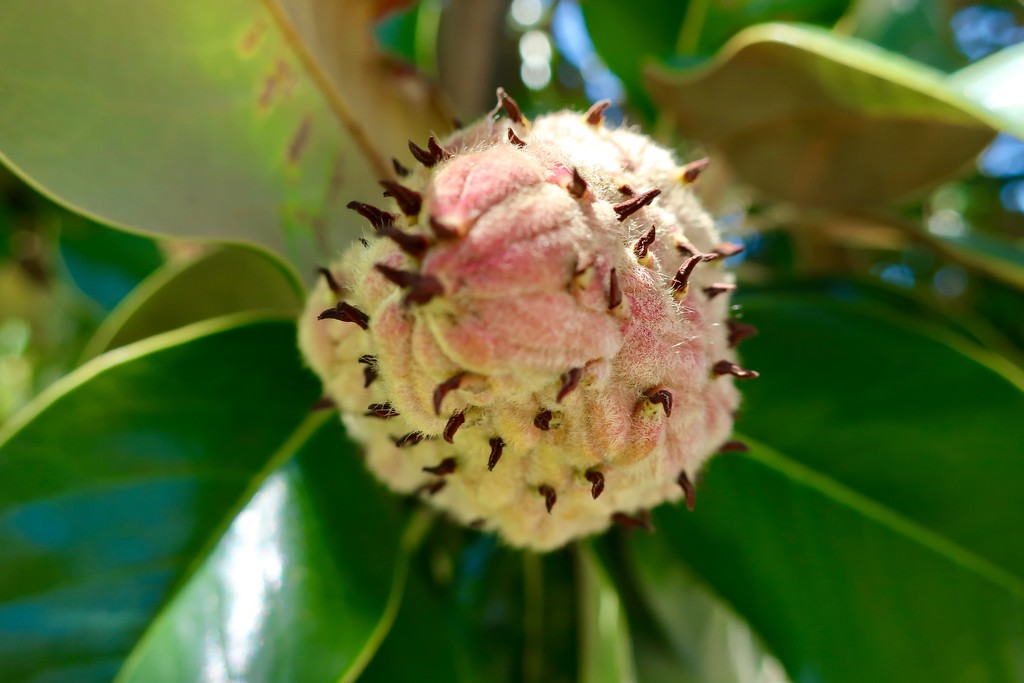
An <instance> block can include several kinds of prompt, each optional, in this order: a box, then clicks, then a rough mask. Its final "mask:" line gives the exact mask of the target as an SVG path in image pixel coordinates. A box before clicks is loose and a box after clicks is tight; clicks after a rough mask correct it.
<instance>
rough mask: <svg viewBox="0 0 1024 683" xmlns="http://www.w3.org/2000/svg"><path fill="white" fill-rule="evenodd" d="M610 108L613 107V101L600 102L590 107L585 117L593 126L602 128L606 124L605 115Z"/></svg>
mask: <svg viewBox="0 0 1024 683" xmlns="http://www.w3.org/2000/svg"><path fill="white" fill-rule="evenodd" d="M610 106H612V101H611V100H598V101H597V102H594V104H592V105H590V109H588V110H587V113H586V114H584V115H583V117H584V118H585V119H586V121H587V123H589V124H590V125H591V126H600V125H601V124H602V123H604V113H605V111H607V110H608V107H610Z"/></svg>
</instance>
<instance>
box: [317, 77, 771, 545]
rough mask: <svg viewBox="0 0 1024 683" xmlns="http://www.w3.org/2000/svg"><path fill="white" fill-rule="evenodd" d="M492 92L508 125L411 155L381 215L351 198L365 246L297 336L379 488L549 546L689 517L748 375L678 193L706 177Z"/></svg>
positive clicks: (350, 256) (713, 253) (707, 247)
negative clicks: (658, 516)
mask: <svg viewBox="0 0 1024 683" xmlns="http://www.w3.org/2000/svg"><path fill="white" fill-rule="evenodd" d="M499 98H500V99H499V103H500V105H501V106H503V107H504V109H505V112H506V113H507V116H504V117H500V118H497V117H496V114H497V111H496V112H494V113H492V115H491V116H488V117H486V118H485V119H483V120H481V121H479V122H477V123H476V124H474V125H471V126H468V127H466V128H464V129H462V130H460V131H459V132H457V133H455V134H454V135H452V136H451V137H449V138H447V139H445V140H441V141H436V140H434V139H433V138H431V139H430V140H429V142H428V144H427V147H426V148H421V147H419V146H418V145H415V144H410V150H412V152H413V157H414V158H415V160H416V161H418V162H419V163H417V164H415V168H414V169H412V172H410V173H408V174H406V175H404V176H403V177H401V184H399V183H397V182H393V181H388V182H386V183H384V185H385V187H386V188H387V190H388V195H389V196H390V197H391V201H392V202H393V206H391V207H388V208H387V209H386V210H381V209H377V208H375V207H371V206H369V205H366V204H360V203H356V202H353V204H352V205H351V207H352V208H353V209H354V210H355V211H357V212H358V213H360V214H361V215H362V216H364V217H365V218H366V219H367V220H368V221H369V223H370V226H369V227H370V228H371V229H372V231H373V233H374V237H372V238H369V239H368V240H365V241H364V242H365V244H358V243H357V244H354V245H353V246H352V247H351V248H350V249H349V250H348V251H347V252H346V253H345V254H344V256H343V257H342V258H341V259H340V261H338V262H337V263H335V264H334V265H333V266H332V267H331V268H330V269H329V270H328V271H327V273H328V274H329V275H330V277H324V278H322V280H321V283H320V284H319V285H318V287H317V288H316V289H315V290H314V292H313V293H312V295H311V297H310V300H309V303H308V307H307V310H306V312H305V313H304V314H303V316H302V320H301V321H300V325H299V340H300V346H301V348H302V351H303V353H304V355H305V357H306V360H307V362H308V363H309V365H310V366H311V367H312V368H313V370H314V371H315V372H316V373H317V374H318V375H319V376H320V377H321V379H322V380H323V382H324V386H325V393H326V395H327V396H328V397H330V398H332V399H333V400H334V402H335V403H336V404H337V405H338V407H339V409H340V411H341V415H342V420H343V421H344V423H345V426H346V427H347V428H348V431H349V434H350V435H351V436H352V437H353V438H354V439H356V440H358V441H359V442H361V443H362V444H363V446H364V448H365V452H366V462H367V465H368V466H369V468H370V469H371V470H372V471H373V472H374V474H375V475H376V476H377V477H378V478H379V479H380V480H381V481H383V482H384V483H386V484H387V485H388V486H389V487H391V488H392V489H394V490H396V491H399V492H403V493H409V494H417V495H420V496H421V497H423V499H424V500H426V501H428V502H429V504H431V505H435V506H437V507H439V508H442V509H444V510H446V511H447V512H448V513H449V514H450V516H451V517H453V518H455V519H456V520H458V521H460V522H461V523H463V524H466V525H468V526H472V527H473V528H481V527H482V528H485V529H489V530H493V531H495V532H497V533H498V534H499V535H500V536H501V537H502V538H503V539H504V540H505V541H506V542H507V543H509V544H511V545H514V546H520V547H525V548H533V549H536V550H550V549H553V548H557V547H559V546H561V545H563V544H564V543H566V542H567V541H570V540H572V539H574V538H577V537H580V536H584V535H587V534H592V533H595V532H599V531H602V530H604V529H605V528H607V527H608V526H609V525H610V524H612V523H613V522H616V521H617V522H619V523H622V522H623V520H633V521H635V520H638V519H639V520H647V519H648V517H647V516H646V511H647V510H648V509H649V508H652V507H654V506H656V505H659V504H660V503H662V502H664V501H676V500H680V499H682V498H684V497H685V498H686V502H687V504H688V505H692V503H693V493H694V489H693V485H692V483H691V482H695V481H697V473H698V471H699V470H700V468H701V465H702V464H703V463H704V461H705V460H706V459H707V458H708V457H710V456H711V455H712V454H713V453H715V452H716V451H718V450H719V447H720V446H722V444H725V443H727V442H728V441H729V438H730V434H731V431H732V421H733V417H732V416H733V412H734V411H735V410H736V407H737V405H738V402H739V397H738V394H737V391H736V389H735V387H734V381H735V380H736V379H745V378H748V377H752V376H755V375H756V373H754V372H752V371H750V370H746V369H744V368H742V367H741V366H740V365H739V364H737V362H736V356H735V352H734V351H733V349H732V346H733V342H734V341H735V337H736V336H737V332H736V330H737V327H736V325H735V324H730V321H729V299H730V295H731V292H732V290H733V288H734V286H733V284H732V279H731V276H730V274H729V273H728V272H726V271H725V267H724V265H723V261H724V259H723V258H721V257H722V256H725V255H730V254H731V253H734V252H735V250H736V249H735V245H724V244H720V241H719V237H718V234H717V233H716V231H715V228H714V225H713V222H712V220H711V218H710V217H709V216H708V214H707V213H705V212H704V211H703V210H702V209H701V208H700V206H699V205H698V203H697V201H696V199H695V198H694V196H693V191H692V183H693V181H694V180H695V179H696V174H697V173H699V171H700V170H701V169H703V167H704V165H705V162H699V163H698V162H695V163H691V164H688V165H686V166H682V167H681V166H680V165H678V164H677V163H676V162H675V161H674V160H673V157H672V154H671V153H670V152H669V151H668V150H666V149H663V148H661V147H659V146H658V145H656V144H655V143H654V142H653V141H652V140H651V139H650V138H647V137H645V136H643V135H641V134H639V133H636V132H633V131H630V130H626V129H618V130H610V129H607V128H605V127H603V126H602V117H601V116H600V114H601V113H603V111H604V109H600V111H598V112H597V114H594V113H593V111H594V110H593V109H592V111H591V112H588V113H586V114H578V113H571V112H561V113H556V114H551V115H547V116H542V117H539V118H538V119H537V120H535V121H533V122H530V121H528V120H527V119H526V118H525V117H524V116H523V115H522V113H521V112H520V111H519V109H518V107H516V106H515V103H514V102H512V101H511V98H509V97H508V96H507V95H506V94H505V93H504V92H503V91H500V93H499ZM695 169H696V170H695ZM403 170H405V168H404V167H403ZM747 327H749V326H747ZM744 336H745V335H744ZM634 526H635V525H634ZM640 526H644V525H642V524H641V525H640ZM647 526H649V523H648V524H647Z"/></svg>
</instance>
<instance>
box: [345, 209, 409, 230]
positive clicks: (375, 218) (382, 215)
mask: <svg viewBox="0 0 1024 683" xmlns="http://www.w3.org/2000/svg"><path fill="white" fill-rule="evenodd" d="M345 207H346V208H349V209H352V210H353V211H355V212H356V213H358V214H359V215H360V216H362V217H363V218H365V219H366V220H368V221H370V225H372V226H373V230H374V232H380V231H381V230H383V229H385V228H390V227H391V226H393V225H394V224H395V218H396V216H395V214H393V213H388V212H387V211H384V210H383V209H378V208H377V207H376V206H374V205H373V204H366V203H364V202H349V203H348V204H346V205H345Z"/></svg>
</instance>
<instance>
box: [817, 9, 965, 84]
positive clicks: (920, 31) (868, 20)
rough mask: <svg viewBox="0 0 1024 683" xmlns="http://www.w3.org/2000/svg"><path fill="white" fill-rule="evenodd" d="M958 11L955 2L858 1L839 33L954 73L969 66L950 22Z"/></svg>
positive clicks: (846, 17)
mask: <svg viewBox="0 0 1024 683" xmlns="http://www.w3.org/2000/svg"><path fill="white" fill-rule="evenodd" d="M956 9H957V7H956V3H954V2H952V1H951V0H929V1H928V2H917V0H912V1H910V2H905V3H902V4H900V3H894V2H893V1H892V0H856V1H855V2H852V3H850V11H849V12H848V13H847V15H846V16H844V17H843V18H842V20H840V21H839V23H838V24H837V25H836V31H838V32H839V33H844V34H848V35H852V36H854V37H856V38H861V39H863V40H867V41H870V42H872V43H874V44H875V45H878V46H879V47H882V48H885V49H886V50H889V51H891V52H895V53H898V54H901V55H903V56H905V57H909V58H910V59H913V60H915V61H918V62H921V63H923V64H927V65H928V66H931V67H935V68H936V69H941V70H942V71H951V70H953V69H957V68H960V67H962V66H964V65H965V64H967V57H965V56H964V55H963V53H961V52H960V51H959V50H958V49H957V45H956V41H955V40H954V37H953V28H952V26H950V19H951V18H952V15H953V13H954V11H955V10H956Z"/></svg>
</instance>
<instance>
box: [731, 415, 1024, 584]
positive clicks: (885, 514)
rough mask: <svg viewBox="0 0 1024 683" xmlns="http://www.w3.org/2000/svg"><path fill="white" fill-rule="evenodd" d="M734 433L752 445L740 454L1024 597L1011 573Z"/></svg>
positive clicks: (841, 485) (799, 464) (817, 473)
mask: <svg viewBox="0 0 1024 683" xmlns="http://www.w3.org/2000/svg"><path fill="white" fill-rule="evenodd" d="M737 436H738V437H739V438H741V439H742V440H743V441H744V442H746V443H748V444H750V445H751V446H753V447H752V448H751V450H750V452H748V453H745V454H743V455H741V456H740V457H745V458H749V459H751V460H753V461H755V462H757V463H758V464H760V465H763V466H764V467H767V468H769V469H772V470H775V471H776V472H778V473H779V474H781V475H782V476H784V477H786V478H788V479H790V480H791V481H794V482H796V483H798V484H801V485H803V486H806V487H807V488H809V489H810V490H812V491H816V492H817V493H819V494H821V495H823V496H825V497H826V498H829V499H830V500H832V501H833V502H835V503H836V504H837V505H840V506H843V507H846V508H848V509H850V510H853V511H854V512H856V513H857V514H859V515H861V516H863V517H865V518H867V519H870V520H872V521H874V522H875V523H877V524H879V525H880V526H882V527H884V528H886V529H888V530H889V531H891V532H893V533H894V534H897V535H899V536H902V537H904V538H906V539H908V540H910V541H912V542H914V543H916V544H918V545H920V546H922V547H925V548H927V549H929V550H931V551H932V552H934V553H936V554H938V555H940V556H942V557H944V558H946V559H947V560H949V561H950V562H951V563H953V564H955V565H957V566H959V567H961V568H962V569H964V570H966V571H968V572H971V573H973V574H976V575H978V576H979V577H981V578H983V579H985V580H986V581H988V582H990V583H992V584H994V585H996V586H999V587H1001V588H1004V589H1006V590H1007V591H1009V592H1010V593H1012V594H1013V595H1014V596H1016V597H1017V598H1020V599H1024V579H1022V578H1020V577H1017V576H1015V575H1014V574H1013V573H1012V572H1009V571H1007V570H1006V569H1004V568H1002V567H1000V566H999V565H997V564H995V563H994V562H991V561H989V560H987V559H985V558H984V557H983V556H981V555H978V554H977V553H975V552H973V551H971V550H968V549H967V548H965V547H964V546H962V545H960V544H959V543H957V542H955V541H952V540H950V539H949V538H948V537H946V536H943V535H942V534H940V533H937V532H935V531H932V530H930V529H928V528H927V527H925V526H923V525H921V524H920V523H918V522H916V521H914V520H913V519H911V518H909V517H906V516H904V515H902V514H900V513H898V512H896V511H895V510H893V509H892V508H890V507H888V506H886V505H884V504H882V503H880V502H878V501H876V500H874V499H872V498H869V497H868V496H866V495H864V494H862V493H860V492H858V491H856V490H854V489H852V488H850V487H848V486H846V485H845V484H842V483H840V482H839V481H836V480H835V479H832V478H831V477H828V476H826V475H824V474H822V473H820V472H818V471H816V470H813V469H811V468H809V467H807V466H805V465H803V464H801V463H798V462H797V461H795V460H792V459H791V458H788V457H786V456H785V455H782V454H781V453H778V452H777V451H774V450H772V449H770V448H768V447H766V446H763V445H762V444H760V443H759V442H757V441H756V440H754V439H751V438H749V437H746V436H744V435H737Z"/></svg>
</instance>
